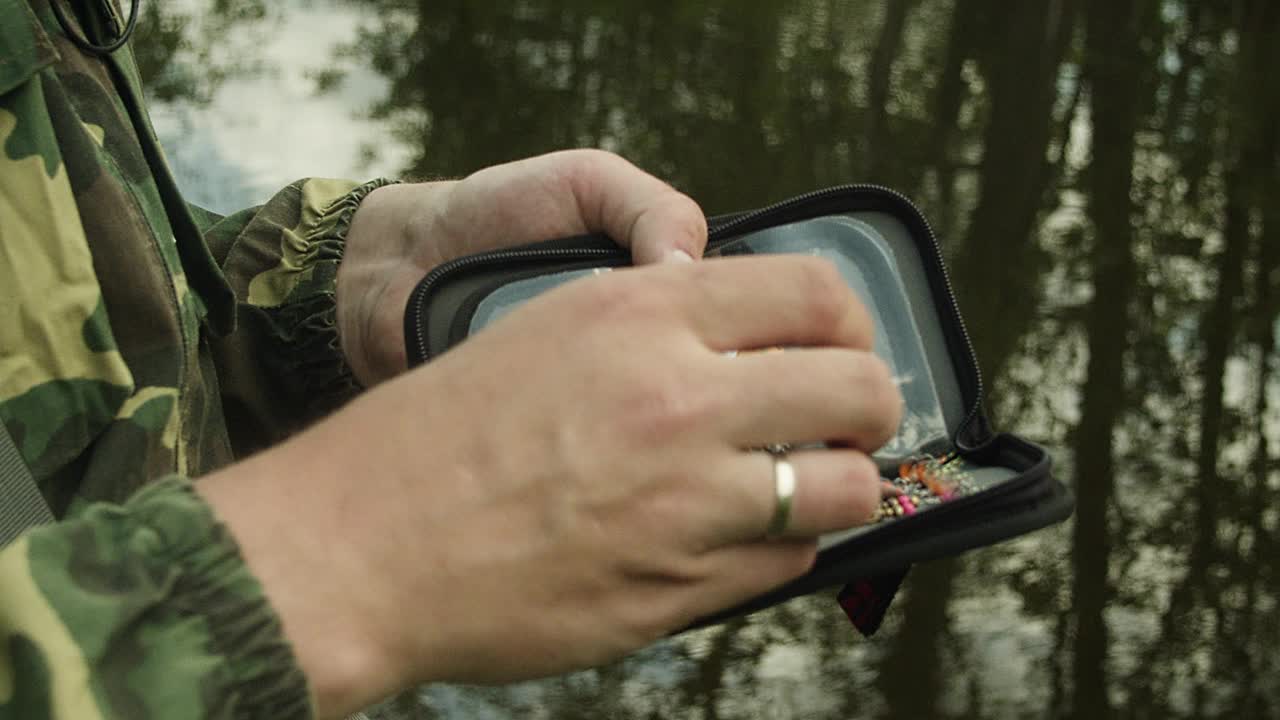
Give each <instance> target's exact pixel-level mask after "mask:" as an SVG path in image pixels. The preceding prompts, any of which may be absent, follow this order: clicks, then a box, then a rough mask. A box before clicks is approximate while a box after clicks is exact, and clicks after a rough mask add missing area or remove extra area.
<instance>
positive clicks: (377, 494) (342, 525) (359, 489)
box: [197, 399, 432, 718]
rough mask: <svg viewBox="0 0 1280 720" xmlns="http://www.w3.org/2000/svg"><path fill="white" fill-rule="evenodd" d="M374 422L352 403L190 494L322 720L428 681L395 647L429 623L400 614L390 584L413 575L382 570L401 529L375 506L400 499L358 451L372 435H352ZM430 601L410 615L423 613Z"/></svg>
mask: <svg viewBox="0 0 1280 720" xmlns="http://www.w3.org/2000/svg"><path fill="white" fill-rule="evenodd" d="M353 416H354V417H353ZM362 416H363V417H362ZM376 423H377V418H375V417H371V416H368V415H366V413H365V412H364V409H363V408H362V407H361V401H360V399H357V400H356V402H354V403H352V404H351V405H349V406H348V407H347V408H345V409H344V410H343V412H342V413H341V414H340V417H336V418H333V419H330V420H328V421H325V422H323V423H321V424H319V425H317V426H316V427H313V428H311V429H310V430H308V431H307V432H305V433H302V434H300V435H298V436H297V437H295V438H293V439H291V440H289V441H288V442H286V443H284V444H282V445H280V446H278V447H276V448H273V449H272V450H270V451H267V452H264V453H259V454H257V455H255V456H253V457H251V458H249V459H248V460H246V461H244V462H241V463H238V464H236V465H234V466H231V467H228V468H225V469H223V470H221V471H219V472H217V473H214V474H212V475H209V476H207V477H205V478H202V479H201V481H200V483H199V485H198V486H197V491H198V492H199V493H200V494H201V495H202V496H203V497H204V498H205V499H206V500H207V502H208V503H209V505H210V506H211V507H212V508H213V509H214V512H215V513H216V514H217V515H218V517H219V518H220V519H221V520H222V522H224V523H225V524H226V525H227V526H228V527H229V528H230V529H231V531H232V533H233V535H234V536H235V538H236V541H237V543H238V545H239V546H240V548H241V552H242V553H243V555H244V557H245V560H246V562H247V564H248V566H249V568H251V570H252V571H253V574H254V575H255V577H256V578H258V580H259V581H260V582H261V583H262V585H263V587H264V588H265V591H266V594H267V596H268V597H269V598H270V601H271V604H272V606H273V607H274V608H275V609H276V611H277V612H278V613H279V615H280V617H281V619H282V623H283V627H284V632H285V636H286V637H287V638H288V640H289V642H290V644H291V646H292V648H293V651H294V653H295V655H296V657H297V659H298V663H299V665H300V666H301V667H302V669H303V671H304V672H305V674H306V677H307V678H308V682H309V684H310V687H311V692H312V694H313V697H314V701H315V706H316V714H317V716H318V717H320V718H341V717H345V716H346V715H347V714H349V713H351V712H354V711H356V710H359V709H360V708H362V707H367V706H368V705H370V704H372V703H374V702H376V701H378V700H381V699H382V698H385V697H386V696H388V695H390V694H392V693H394V692H396V691H398V690H400V689H403V688H404V687H407V686H409V685H411V684H412V683H413V682H421V681H426V680H427V679H429V676H431V675H432V671H431V670H430V669H428V668H422V667H416V666H414V664H413V663H412V662H411V660H410V659H409V658H408V657H407V656H406V653H405V652H404V651H403V650H402V649H401V648H399V647H398V646H397V639H398V638H400V637H403V636H404V635H406V634H413V635H415V636H421V635H422V634H423V633H422V629H421V628H420V627H414V628H407V627H405V625H404V624H405V623H413V624H415V625H417V624H427V623H429V622H430V620H429V619H428V618H426V617H423V616H422V615H419V616H418V617H416V618H407V617H405V616H404V614H403V610H404V607H403V606H398V603H397V599H396V594H395V593H396V591H397V590H398V588H397V587H396V586H395V585H393V584H392V583H389V582H387V579H388V578H390V579H393V580H394V579H397V578H403V577H404V575H405V573H408V572H411V571H412V570H413V568H412V567H410V566H405V567H402V568H389V567H387V564H388V562H391V561H393V559H395V558H398V557H400V556H401V555H402V553H401V550H400V549H397V548H396V547H394V545H393V544H389V543H393V542H394V540H393V539H392V537H393V536H394V532H393V530H392V529H393V528H395V527H397V526H398V527H401V528H403V524H400V525H397V523H396V522H395V518H393V517H392V516H391V514H390V512H389V511H387V510H379V509H375V508H394V507H396V506H397V505H401V504H402V503H401V502H398V501H396V500H395V499H393V498H387V497H385V494H386V492H387V490H386V488H385V487H384V486H383V485H382V484H380V483H379V482H378V480H380V479H381V478H380V475H381V473H379V472H378V470H377V468H376V467H374V466H373V465H372V464H370V463H369V458H370V456H376V453H373V452H360V451H359V449H358V447H357V446H358V445H359V444H360V443H361V442H362V443H364V444H365V445H366V446H367V445H368V443H369V442H370V441H371V439H372V438H376V437H377V435H376V433H373V432H366V433H364V434H362V435H359V436H357V437H355V438H353V437H352V436H353V435H355V431H354V428H356V427H364V429H365V430H371V428H372V427H376ZM353 439H354V440H356V441H358V442H356V443H355V445H353V443H352V441H353ZM425 605H426V599H425V598H424V599H423V603H422V605H421V606H419V607H416V608H414V609H415V610H416V611H421V612H423V613H426V607H425Z"/></svg>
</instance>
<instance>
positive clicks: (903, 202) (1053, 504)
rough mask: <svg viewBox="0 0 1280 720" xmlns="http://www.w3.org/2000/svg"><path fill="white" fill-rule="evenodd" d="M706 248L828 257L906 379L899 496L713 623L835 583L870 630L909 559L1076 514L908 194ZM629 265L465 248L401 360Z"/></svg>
mask: <svg viewBox="0 0 1280 720" xmlns="http://www.w3.org/2000/svg"><path fill="white" fill-rule="evenodd" d="M709 227H710V231H709V239H708V245H707V250H706V253H705V255H706V257H708V258H714V257H723V256H730V255H751V254H761V253H802V254H807V255H815V256H820V257H823V258H826V259H828V260H829V261H831V262H832V263H834V264H835V266H836V267H837V268H838V269H839V271H840V273H841V274H842V275H843V277H844V278H845V280H846V282H847V283H848V284H849V286H850V287H851V288H852V289H853V290H854V291H855V292H856V293H857V295H858V296H859V298H860V299H861V300H862V301H863V302H864V304H865V305H866V306H867V308H868V310H869V311H870V313H871V315H872V316H873V319H874V321H875V327H876V330H875V333H876V335H875V346H874V349H875V352H876V353H877V354H878V355H879V356H880V357H881V358H882V359H884V360H885V361H886V362H887V363H888V365H889V366H890V368H891V369H892V371H893V373H894V375H895V377H897V378H898V379H899V380H900V382H901V383H902V385H901V390H902V395H903V400H904V409H903V419H902V423H901V425H900V426H899V430H898V433H897V435H896V436H895V437H894V438H893V439H892V440H890V441H889V442H888V443H887V444H886V445H885V446H884V447H882V448H881V449H880V450H878V451H877V452H876V453H875V454H874V455H873V459H874V460H876V462H877V464H878V465H879V466H880V468H881V474H882V475H883V476H884V478H885V480H886V481H889V482H892V483H893V484H894V485H895V486H896V487H897V488H899V489H898V490H897V491H896V492H898V493H900V494H899V495H898V496H894V497H888V498H886V500H885V502H884V503H882V504H881V506H880V508H879V509H878V511H877V515H876V518H875V520H874V521H872V522H871V523H869V524H867V525H863V526H860V527H857V528H853V529H850V530H846V531H843V532H839V533H832V534H829V535H825V536H823V537H822V538H820V539H819V548H820V550H819V554H818V559H817V562H816V563H815V565H814V567H813V569H812V570H811V571H810V572H809V573H807V574H806V575H804V576H802V577H800V578H798V579H796V580H794V581H792V582H790V583H787V584H786V585H783V586H782V587H779V588H777V589H775V590H773V591H772V592H769V593H767V594H765V595H762V596H760V597H758V598H755V599H753V600H751V601H750V602H748V603H745V604H743V605H740V606H738V607H734V608H729V609H726V610H725V611H723V612H721V613H717V614H716V615H714V616H711V617H708V618H704V619H703V620H702V621H700V622H699V623H697V625H705V624H711V623H715V622H719V621H722V620H725V619H727V618H730V617H733V616H736V615H740V614H743V613H748V612H753V611H755V610H759V609H762V608H765V607H769V606H771V605H775V604H777V603H779V602H782V601H784V600H787V599H790V598H792V597H796V596H799V595H804V594H808V593H812V592H816V591H818V590H821V589H824V588H827V587H831V586H838V585H845V589H844V590H843V591H842V592H841V594H840V602H841V605H842V606H843V607H844V609H845V611H846V613H847V614H848V615H849V617H850V619H851V620H853V622H854V624H855V625H857V626H858V628H859V629H860V630H862V631H863V632H864V633H866V634H870V633H871V632H874V630H875V629H876V627H878V626H879V624H880V620H881V619H882V617H883V615H884V611H885V609H886V608H887V607H888V604H889V602H890V600H891V599H892V597H893V594H894V592H895V591H896V589H897V586H898V584H899V583H900V581H901V579H902V577H903V575H904V574H905V572H906V569H907V568H909V567H910V566H911V564H912V563H915V562H919V561H923V560H930V559H934V558H940V557H945V556H950V555H956V554H958V553H961V552H963V551H965V550H969V549H972V548H976V547H980V546H984V545H990V544H992V543H996V542H999V541H1001V540H1006V539H1009V538H1012V537H1015V536H1018V535H1022V534H1025V533H1028V532H1031V531H1033V530H1036V529H1039V528H1042V527H1045V526H1047V525H1050V524H1053V523H1056V522H1061V521H1062V520H1064V519H1066V518H1067V517H1068V516H1070V514H1071V511H1072V508H1073V505H1074V503H1073V500H1072V497H1071V495H1070V493H1069V492H1068V491H1067V489H1066V488H1064V487H1063V486H1062V485H1061V483H1059V482H1058V481H1057V480H1055V479H1054V478H1053V476H1052V475H1051V473H1050V462H1051V459H1050V456H1049V454H1048V453H1047V452H1046V451H1045V449H1044V448H1042V447H1040V446H1038V445H1036V444H1034V443H1031V442H1029V441H1027V440H1024V439H1022V438H1019V437H1017V436H1016V435H1012V434H1008V433H996V432H995V431H994V430H993V429H992V427H991V425H990V424H989V422H988V420H987V418H986V416H985V414H984V412H983V404H982V391H983V387H982V376H981V373H980V371H979V369H978V364H977V360H976V358H975V356H974V350H973V344H972V342H971V341H970V339H969V334H968V332H967V331H966V329H965V325H964V321H963V319H962V318H961V316H960V311H959V308H958V307H957V305H956V300H955V296H954V294H953V292H952V287H951V282H950V280H949V278H948V275H947V271H946V267H945V266H944V264H943V260H942V255H941V252H940V249H939V247H938V241H937V238H936V236H935V235H934V233H933V230H932V228H931V227H930V226H929V223H928V221H927V220H926V219H925V218H924V216H923V215H922V214H921V212H920V211H919V209H918V208H917V207H916V206H915V205H914V204H913V203H912V202H911V201H910V200H908V199H907V198H906V197H905V196H903V195H901V194H900V193H897V192H895V191H893V190H890V189H887V188H883V187H878V186H873V185H848V186H841V187H835V188H829V189H826V190H821V191H817V192H813V193H808V194H806V195H802V196H799V197H795V198H792V199H790V200H786V201H784V202H780V203H777V204H775V205H771V206H769V207H766V208H763V209H759V210H753V211H749V212H743V213H736V214H732V215H726V216H720V217H717V218H712V219H711V220H710V222H709ZM630 263H631V258H630V255H629V254H628V252H627V251H625V250H621V249H619V248H618V246H617V245H616V244H615V243H614V242H613V241H612V240H610V239H609V238H607V237H604V236H602V235H589V236H581V237H574V238H564V239H558V240H551V241H547V242H542V243H537V244H532V245H526V246H522V247H517V248H511V249H506V250H500V251H494V252H488V253H483V254H478V255H471V256H467V257H463V258H459V259H456V260H453V261H451V262H448V263H445V264H443V265H440V266H439V267H437V268H435V269H434V270H432V271H431V272H430V273H429V274H428V275H427V276H426V277H425V278H424V279H423V280H422V281H421V283H419V285H418V286H417V288H416V289H415V290H414V292H413V293H412V294H411V296H410V299H409V302H408V305H407V308H406V312H405V340H406V344H407V350H408V356H409V362H410V365H416V364H420V363H424V362H427V361H429V360H430V359H431V358H432V357H434V356H436V355H438V354H440V353H442V352H444V351H445V350H447V349H448V348H450V347H452V346H453V345H455V344H457V343H459V342H462V341H463V340H465V339H466V338H467V337H468V336H469V335H470V334H472V333H474V332H476V331H478V330H480V329H481V328H483V327H485V326H486V325H488V324H489V323H491V322H493V321H494V320H495V319H497V318H498V317H500V316H502V315H503V314H505V313H506V312H508V311H510V310H511V309H513V308H514V307H516V306H518V305H519V304H521V303H523V302H525V301H526V300H528V299H530V298H532V297H534V296H536V295H538V294H539V293H542V292H545V291H547V290H549V289H551V288H553V287H556V286H558V285H561V284H563V283H566V282H570V281H573V280H576V279H578V278H581V277H584V276H590V275H595V274H599V273H601V272H607V271H609V270H611V269H613V268H617V267H624V266H627V265H629V264H630Z"/></svg>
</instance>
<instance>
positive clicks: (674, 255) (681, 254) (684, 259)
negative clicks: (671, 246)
mask: <svg viewBox="0 0 1280 720" xmlns="http://www.w3.org/2000/svg"><path fill="white" fill-rule="evenodd" d="M666 261H667V262H669V263H691V262H693V256H692V255H690V254H689V253H687V252H685V251H683V250H672V251H671V252H669V253H667V260H666Z"/></svg>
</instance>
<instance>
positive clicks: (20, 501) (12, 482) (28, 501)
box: [0, 423, 53, 548]
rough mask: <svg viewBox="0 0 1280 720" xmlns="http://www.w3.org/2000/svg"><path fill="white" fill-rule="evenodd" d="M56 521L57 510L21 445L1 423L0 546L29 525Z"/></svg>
mask: <svg viewBox="0 0 1280 720" xmlns="http://www.w3.org/2000/svg"><path fill="white" fill-rule="evenodd" d="M51 522H53V511H52V510H50V509H49V503H47V502H45V499H44V495H42V494H40V488H39V487H37V486H36V479H35V478H33V477H31V470H29V469H27V463H26V462H25V461H24V460H23V459H22V454H21V453H19V452H18V446H17V445H16V444H14V442H13V438H12V437H10V436H9V431H8V429H6V428H5V426H4V423H0V548H2V547H4V546H5V545H8V544H9V543H11V542H13V540H14V539H15V538H17V537H18V536H19V535H21V534H22V533H23V531H25V530H27V529H28V528H31V527H35V526H36V525H44V524H45V523H51Z"/></svg>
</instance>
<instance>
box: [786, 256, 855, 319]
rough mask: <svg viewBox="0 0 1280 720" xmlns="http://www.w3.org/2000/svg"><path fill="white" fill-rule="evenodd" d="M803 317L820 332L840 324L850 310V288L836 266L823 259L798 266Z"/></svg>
mask: <svg viewBox="0 0 1280 720" xmlns="http://www.w3.org/2000/svg"><path fill="white" fill-rule="evenodd" d="M800 267H801V271H800V272H801V278H800V283H801V284H800V285H799V287H802V288H804V292H805V296H804V307H805V314H806V317H808V318H809V319H810V321H811V322H812V323H813V324H814V326H815V327H816V328H817V329H818V330H819V331H822V332H829V331H831V330H835V329H837V328H839V327H840V326H841V324H843V323H844V322H845V321H846V319H847V316H848V311H849V305H850V303H849V289H848V287H846V286H845V284H844V278H843V277H841V275H840V271H839V270H837V269H836V266H835V265H833V264H831V263H830V262H827V261H826V260H818V259H812V260H807V261H806V262H804V263H803V264H802V265H801V266H800Z"/></svg>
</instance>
